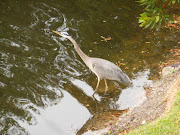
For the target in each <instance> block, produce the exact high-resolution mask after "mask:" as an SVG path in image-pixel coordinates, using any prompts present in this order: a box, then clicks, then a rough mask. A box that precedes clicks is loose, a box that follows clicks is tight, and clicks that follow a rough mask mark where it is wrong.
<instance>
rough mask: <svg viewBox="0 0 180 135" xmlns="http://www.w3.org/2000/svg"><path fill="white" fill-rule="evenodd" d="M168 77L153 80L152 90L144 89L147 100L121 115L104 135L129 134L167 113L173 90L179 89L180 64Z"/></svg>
mask: <svg viewBox="0 0 180 135" xmlns="http://www.w3.org/2000/svg"><path fill="white" fill-rule="evenodd" d="M168 67H169V66H168ZM170 67H172V68H171V69H170V70H169V74H168V76H165V77H164V78H161V79H160V80H155V81H154V83H153V87H152V88H147V89H146V94H147V100H146V101H144V102H143V103H142V104H141V105H139V106H137V107H135V108H134V109H133V110H130V111H129V112H128V113H126V114H124V115H122V116H121V117H120V118H119V119H118V122H116V123H110V124H109V127H108V128H107V129H106V130H107V131H105V132H103V133H104V134H108V133H111V134H113V135H119V134H124V133H127V132H129V131H130V130H133V129H135V128H137V127H139V126H141V125H143V124H146V123H150V122H151V121H154V120H156V119H157V118H159V117H161V116H162V115H163V114H165V113H166V112H168V111H169V110H170V108H171V106H172V104H173V101H174V99H175V95H176V91H174V90H175V88H177V87H180V86H179V85H180V64H179V63H178V67H177V68H176V71H174V73H172V74H171V72H172V70H174V67H173V66H170Z"/></svg>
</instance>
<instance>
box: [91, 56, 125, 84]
mask: <svg viewBox="0 0 180 135" xmlns="http://www.w3.org/2000/svg"><path fill="white" fill-rule="evenodd" d="M92 67H93V70H94V72H95V73H96V74H97V75H98V76H99V77H100V78H102V79H110V80H117V81H120V74H124V73H123V72H122V70H121V69H120V68H119V67H118V66H117V65H115V64H114V63H112V62H110V61H107V60H104V59H99V58H97V59H94V60H93V64H92Z"/></svg>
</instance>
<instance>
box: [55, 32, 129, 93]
mask: <svg viewBox="0 0 180 135" xmlns="http://www.w3.org/2000/svg"><path fill="white" fill-rule="evenodd" d="M53 32H54V33H56V34H58V35H60V36H62V37H64V38H67V39H69V40H70V41H71V42H72V43H73V45H74V49H75V50H76V52H77V53H78V55H79V56H80V57H81V59H82V60H83V61H84V63H85V64H86V65H87V66H88V67H89V69H90V70H91V71H92V72H93V73H94V74H95V75H96V76H97V79H98V80H97V85H96V89H95V91H94V93H93V96H94V94H95V93H96V91H97V89H98V86H99V83H100V80H101V79H104V81H105V85H106V88H105V94H106V91H107V90H108V85H107V82H106V79H109V80H116V81H119V82H120V83H123V84H125V85H130V84H131V81H130V79H129V77H128V76H127V75H126V74H125V73H124V72H123V71H122V70H121V69H120V67H118V66H117V65H115V64H114V63H112V62H110V61H108V60H105V59H101V58H94V57H89V56H87V55H86V54H85V53H84V52H83V51H82V50H81V49H80V47H79V45H78V44H77V42H76V41H75V40H74V39H73V38H72V37H71V36H70V35H69V34H68V33H67V32H61V33H59V32H56V31H54V30H53Z"/></svg>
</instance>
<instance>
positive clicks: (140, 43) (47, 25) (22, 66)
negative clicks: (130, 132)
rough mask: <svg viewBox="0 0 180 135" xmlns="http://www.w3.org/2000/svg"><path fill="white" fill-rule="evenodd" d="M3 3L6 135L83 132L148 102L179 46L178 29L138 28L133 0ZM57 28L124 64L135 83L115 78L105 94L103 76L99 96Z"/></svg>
mask: <svg viewBox="0 0 180 135" xmlns="http://www.w3.org/2000/svg"><path fill="white" fill-rule="evenodd" d="M0 7H1V11H0V16H1V19H0V133H1V134H2V135H6V134H8V135H15V134H21V135H22V134H30V135H37V134H44V135H50V134H53V135H59V134H61V135H66V134H76V133H79V134H82V133H84V132H85V130H83V131H81V129H84V128H86V125H87V122H88V121H91V120H92V119H93V118H94V116H96V115H99V114H101V113H106V112H111V111H114V110H118V111H121V110H124V109H128V108H129V109H132V108H133V107H135V106H137V105H139V104H141V103H142V102H143V101H144V100H145V99H146V92H145V90H144V86H151V84H152V78H153V77H154V75H156V74H157V67H158V64H159V63H160V62H163V61H164V59H165V57H166V56H167V54H169V51H168V50H169V49H170V48H177V47H178V37H179V35H177V34H176V33H173V32H171V33H170V32H169V31H168V30H167V29H161V30H151V31H150V30H143V29H141V28H139V26H138V18H137V17H138V16H139V13H140V12H141V10H142V9H141V8H140V7H139V6H138V4H137V3H135V2H134V0H128V1H124V0H105V1H104V0H99V1H96V0H91V1H90V0H86V1H81V0H73V1H71V0H66V1H64V0H53V1H47V0H38V1H34V0H31V1H14V0H9V1H2V2H1V4H0ZM52 30H56V31H67V32H68V33H69V34H70V35H71V36H72V37H73V38H74V39H75V40H76V41H77V42H78V43H79V45H80V47H81V49H82V50H83V51H84V52H85V53H86V54H87V55H88V56H92V57H100V58H104V59H107V60H109V61H111V62H113V63H115V64H117V65H119V66H120V67H121V69H122V70H123V71H124V72H125V73H126V74H127V75H128V76H129V77H130V79H131V80H132V82H133V86H131V87H127V86H124V85H122V84H119V83H118V82H116V81H108V86H109V91H108V92H107V94H106V95H105V94H104V89H105V85H104V82H103V81H102V82H101V83H100V87H99V90H98V92H97V94H96V95H95V97H96V100H95V99H94V98H93V97H92V94H93V92H94V88H95V86H96V83H97V78H96V76H95V75H94V74H93V73H92V72H90V70H89V69H88V68H87V67H86V66H85V64H84V63H83V61H82V60H81V59H80V57H79V56H78V55H77V53H76V52H75V50H74V48H73V46H72V43H71V42H70V41H68V40H66V39H64V38H62V37H60V36H58V35H56V34H54V33H53V32H52ZM107 38H109V39H110V40H108V39H107Z"/></svg>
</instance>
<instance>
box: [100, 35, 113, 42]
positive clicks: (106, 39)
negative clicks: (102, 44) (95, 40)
mask: <svg viewBox="0 0 180 135" xmlns="http://www.w3.org/2000/svg"><path fill="white" fill-rule="evenodd" d="M101 38H102V39H104V40H105V41H108V40H112V38H111V37H108V38H106V37H103V36H101Z"/></svg>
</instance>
